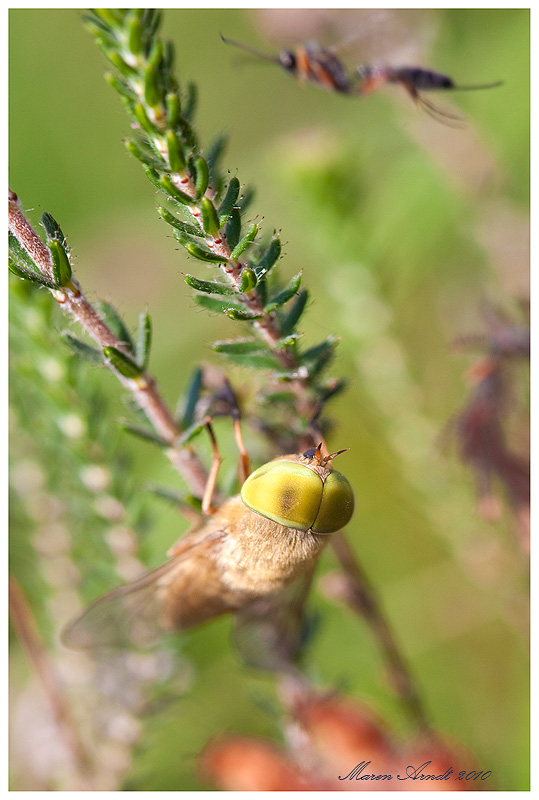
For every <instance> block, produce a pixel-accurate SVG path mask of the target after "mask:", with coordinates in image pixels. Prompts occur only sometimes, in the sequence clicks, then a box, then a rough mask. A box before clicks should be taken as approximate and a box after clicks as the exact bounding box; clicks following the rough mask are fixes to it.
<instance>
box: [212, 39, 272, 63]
mask: <svg viewBox="0 0 539 800" xmlns="http://www.w3.org/2000/svg"><path fill="white" fill-rule="evenodd" d="M220 36H221V39H222V41H223V42H224V43H225V44H230V45H232V47H239V49H240V50H245V52H246V53H251V55H253V56H257V58H263V59H264V60H265V61H272V62H273V63H274V64H280V63H281V62H280V61H279V56H270V55H268V54H267V53H261V52H260V50H256V49H255V48H254V47H250V46H249V45H248V44H243V43H242V42H236V41H235V40H234V39H227V38H226V36H223V34H222V33H221V34H220Z"/></svg>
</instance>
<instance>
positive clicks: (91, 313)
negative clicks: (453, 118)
mask: <svg viewBox="0 0 539 800" xmlns="http://www.w3.org/2000/svg"><path fill="white" fill-rule="evenodd" d="M8 220H9V230H10V231H11V232H12V234H13V235H14V236H15V237H16V238H17V240H18V241H19V242H20V244H21V245H22V246H23V247H24V249H25V250H26V252H27V253H28V254H29V256H30V258H31V259H32V261H33V262H34V263H35V264H36V266H37V267H38V269H39V270H40V271H41V273H42V274H43V275H45V276H47V277H48V278H52V277H53V273H52V261H51V256H50V253H49V250H48V248H47V247H46V246H45V245H44V244H43V242H42V240H41V238H40V237H39V236H38V234H37V233H36V232H35V231H34V229H33V228H32V226H31V225H30V223H29V222H28V220H27V219H26V217H25V216H24V214H23V213H22V211H21V210H20V208H19V205H18V201H17V200H16V199H15V197H14V196H13V195H12V194H11V193H10V197H9V212H8ZM51 294H52V295H53V297H54V298H55V300H56V301H57V302H58V304H59V305H60V306H61V307H62V309H63V310H64V311H65V312H66V313H69V314H70V315H71V316H72V317H74V318H75V319H76V320H77V322H78V323H79V324H80V325H81V326H82V327H83V328H84V330H85V331H86V332H87V333H88V335H89V336H91V338H92V339H93V340H94V341H95V342H97V344H98V345H99V346H100V348H104V347H115V348H116V349H118V350H120V351H121V352H122V353H125V354H126V355H130V354H129V351H128V349H127V347H126V345H125V343H123V342H122V341H120V340H119V339H118V337H117V336H115V335H114V334H113V333H112V331H111V330H110V328H109V327H108V326H107V325H106V324H105V323H104V322H103V320H102V319H101V317H100V316H99V314H98V312H97V311H96V309H95V308H94V307H93V306H92V305H91V303H90V302H89V301H88V300H87V299H86V297H85V296H84V294H83V292H82V289H81V287H80V285H79V283H78V281H76V280H75V278H72V279H71V280H70V282H69V284H68V285H67V286H64V287H62V288H61V289H53V290H51ZM107 366H108V367H109V368H110V369H111V371H112V372H113V373H114V374H115V375H116V377H117V378H118V380H119V381H120V383H122V384H123V386H125V388H126V389H128V390H129V391H130V392H131V393H132V395H133V397H134V399H135V401H136V403H137V405H138V406H139V407H140V408H141V409H142V411H143V412H144V413H145V415H146V417H147V419H148V421H149V422H150V423H151V425H152V426H153V428H154V430H155V432H156V433H157V434H158V435H159V436H160V437H161V438H162V439H164V440H165V441H166V442H167V444H168V445H169V448H168V450H167V455H168V457H169V459H170V461H171V463H172V464H173V466H174V467H175V468H176V469H177V470H178V472H179V473H180V474H181V475H182V477H183V478H184V480H185V482H186V483H187V485H188V487H189V489H190V491H192V492H193V494H195V495H197V496H198V497H202V495H203V494H204V488H205V486H206V481H207V472H206V469H205V467H204V465H203V464H202V462H201V461H200V459H199V458H198V456H197V455H196V454H195V453H194V451H193V450H192V449H191V448H190V447H188V446H187V447H182V446H181V445H179V444H178V441H177V440H178V438H179V437H180V435H181V429H180V427H179V426H178V424H177V422H176V420H175V419H174V416H173V415H172V413H171V411H170V409H169V408H168V406H167V405H166V403H165V401H164V400H163V398H162V397H161V394H160V393H159V389H158V386H157V382H156V380H155V378H154V377H153V376H152V375H151V374H150V373H148V372H144V373H142V374H141V375H140V376H138V377H136V378H126V377H124V376H123V375H121V374H120V373H119V372H117V371H116V370H115V369H114V368H113V367H112V365H111V364H109V363H108V364H107Z"/></svg>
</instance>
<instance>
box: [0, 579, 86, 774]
mask: <svg viewBox="0 0 539 800" xmlns="http://www.w3.org/2000/svg"><path fill="white" fill-rule="evenodd" d="M9 614H10V618H11V622H12V624H13V628H14V629H15V633H16V634H17V639H18V640H19V642H20V645H21V647H22V648H23V650H24V652H25V654H26V656H27V658H28V661H29V662H30V664H31V665H32V666H33V668H34V670H35V672H36V675H37V676H38V678H39V680H40V681H41V684H42V686H43V689H44V691H45V694H46V696H47V699H48V701H49V704H50V706H51V709H52V713H53V716H54V720H55V722H56V725H57V726H58V729H59V731H60V733H61V736H62V738H63V740H64V742H65V743H66V745H67V747H68V749H69V752H70V753H71V756H72V758H73V761H74V763H75V764H76V766H77V769H78V771H79V772H80V773H81V775H84V776H85V777H86V778H89V777H90V775H91V772H92V769H91V766H92V761H91V758H90V756H89V754H88V752H87V751H86V748H85V747H84V744H83V742H82V740H81V738H80V735H79V732H78V729H77V725H76V723H75V720H74V719H73V717H72V714H71V709H70V706H69V703H68V701H67V699H66V697H65V694H64V691H63V687H62V684H61V682H60V679H59V677H58V674H57V673H56V671H55V669H54V666H53V664H52V663H51V660H50V658H49V655H48V653H47V651H46V649H45V646H44V644H43V641H42V639H41V636H40V635H39V631H38V629H37V626H36V623H35V620H34V617H33V616H32V612H31V610H30V606H29V605H28V601H27V600H26V597H25V596H24V594H23V592H22V589H21V587H20V586H19V584H18V583H17V581H16V580H15V579H14V578H12V577H10V578H9Z"/></svg>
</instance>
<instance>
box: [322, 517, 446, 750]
mask: <svg viewBox="0 0 539 800" xmlns="http://www.w3.org/2000/svg"><path fill="white" fill-rule="evenodd" d="M331 545H332V547H333V551H334V552H335V555H336V556H337V559H338V560H339V563H340V565H341V567H342V570H343V573H344V576H339V578H342V577H344V578H345V580H346V584H344V585H343V584H342V583H340V585H339V587H338V589H337V587H335V589H333V587H332V588H331V590H330V591H328V594H331V595H332V596H335V597H338V599H340V600H342V601H344V602H345V603H346V604H347V605H348V606H349V608H351V609H352V610H353V611H355V612H356V613H357V614H359V616H361V617H362V618H363V619H365V620H366V622H367V623H368V625H369V626H370V628H371V630H372V632H373V635H374V636H375V638H376V640H377V641H378V644H379V646H380V649H381V650H382V652H383V653H384V656H385V658H386V661H387V666H388V670H389V675H390V680H391V683H392V684H393V686H394V688H395V690H396V691H397V692H398V694H399V696H400V697H401V698H402V700H403V702H404V703H405V705H406V707H407V709H408V711H409V713H410V716H411V717H412V719H413V720H414V721H415V723H416V724H417V726H418V728H419V730H420V731H421V732H422V733H424V734H427V735H429V736H430V737H431V738H435V733H434V731H433V730H432V728H431V726H430V724H429V722H428V720H427V716H426V713H425V710H424V708H423V705H422V703H421V699H420V697H419V693H418V691H417V688H416V686H415V684H414V681H413V679H412V676H411V675H410V672H409V671H408V667H407V666H406V662H405V660H404V658H403V656H402V655H401V652H400V650H399V647H398V645H397V643H396V641H395V639H394V637H393V633H392V632H391V629H390V627H389V624H388V622H387V620H386V618H385V616H384V612H383V611H382V608H381V606H380V604H379V602H378V598H377V597H376V593H375V591H374V589H373V587H372V585H371V584H370V582H369V580H368V578H367V576H366V575H365V573H364V571H363V568H362V567H361V565H360V563H359V561H358V559H357V556H356V555H355V553H354V551H353V550H352V548H351V547H350V544H349V542H348V540H347V538H346V536H345V534H344V533H343V531H339V532H338V533H334V534H333V535H332V537H331ZM328 589H329V587H328Z"/></svg>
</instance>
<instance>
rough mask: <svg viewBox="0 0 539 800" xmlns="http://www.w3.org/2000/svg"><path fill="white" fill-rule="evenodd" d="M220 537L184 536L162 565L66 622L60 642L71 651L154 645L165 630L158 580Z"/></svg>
mask: <svg viewBox="0 0 539 800" xmlns="http://www.w3.org/2000/svg"><path fill="white" fill-rule="evenodd" d="M222 536H223V531H213V532H211V533H208V534H206V535H205V536H203V537H202V538H200V537H196V538H195V537H186V540H185V542H184V544H183V545H181V544H180V545H179V546H178V548H177V549H176V551H175V555H174V556H173V557H172V558H171V559H170V560H169V561H167V562H166V563H165V564H163V565H162V566H160V567H157V569H153V570H151V571H150V572H147V573H145V574H144V575H142V576H141V577H140V578H139V579H138V580H136V581H134V582H133V583H129V584H127V585H126V586H120V587H119V588H118V589H114V590H113V591H112V592H109V593H108V594H105V595H103V597H100V598H98V599H97V600H95V601H94V602H93V603H92V604H91V605H90V606H88V608H87V609H86V610H85V611H83V612H82V613H81V614H80V615H79V616H78V617H76V618H75V619H74V620H72V621H71V622H69V623H68V624H67V625H66V627H65V628H64V630H63V631H62V634H61V640H62V642H63V644H64V645H65V646H66V647H70V648H73V649H75V650H94V649H95V650H97V649H102V648H115V649H117V648H125V647H129V646H130V645H135V646H137V647H149V646H151V645H152V644H155V643H156V641H157V640H158V639H159V638H160V635H161V634H162V633H163V632H165V631H166V630H167V628H166V627H165V626H164V625H163V620H162V617H163V614H162V611H163V608H162V599H161V597H160V592H159V584H160V582H161V580H162V579H163V578H165V577H168V576H170V575H171V574H172V573H173V572H174V571H175V570H179V569H181V568H182V564H185V563H186V561H187V560H189V559H194V558H200V557H202V558H204V557H207V555H208V551H209V550H210V549H211V547H212V546H213V545H214V543H215V540H216V539H217V538H220V537H222Z"/></svg>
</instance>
